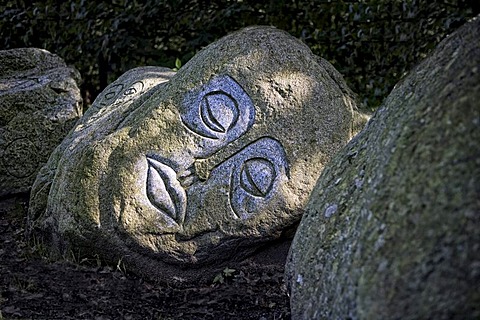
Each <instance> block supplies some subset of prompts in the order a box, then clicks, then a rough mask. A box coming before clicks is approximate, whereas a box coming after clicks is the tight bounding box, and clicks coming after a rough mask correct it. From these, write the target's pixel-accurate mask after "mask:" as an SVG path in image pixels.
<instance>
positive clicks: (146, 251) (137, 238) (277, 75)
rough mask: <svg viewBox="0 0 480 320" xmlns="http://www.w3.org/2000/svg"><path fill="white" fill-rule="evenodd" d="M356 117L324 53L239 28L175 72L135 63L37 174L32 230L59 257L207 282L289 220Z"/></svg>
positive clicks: (272, 33) (275, 236) (269, 31)
mask: <svg viewBox="0 0 480 320" xmlns="http://www.w3.org/2000/svg"><path fill="white" fill-rule="evenodd" d="M364 119H365V118H364V117H363V116H362V115H361V114H360V113H358V112H357V111H356V106H355V102H354V99H353V95H352V93H351V92H350V90H349V89H348V88H347V87H346V85H345V83H344V81H343V79H342V78H341V76H340V75H339V74H338V72H337V71H335V70H334V68H333V67H332V66H331V65H330V64H329V63H328V62H326V61H324V60H322V59H319V58H318V57H316V56H314V55H313V54H312V53H311V51H310V50H309V49H308V48H307V47H306V46H305V45H304V44H302V43H301V42H300V41H298V40H297V39H295V38H293V37H291V36H289V35H288V34H287V33H285V32H282V31H279V30H276V29H274V28H269V27H251V28H247V29H244V30H242V31H240V32H237V33H234V34H231V35H229V36H227V37H225V38H223V39H221V40H219V41H218V42H216V43H214V44H212V45H210V46H208V47H207V48H205V49H204V50H202V51H201V52H199V53H198V54H197V55H196V56H195V57H194V58H193V59H192V60H191V61H189V63H188V64H186V65H185V66H184V67H183V68H181V69H180V70H179V71H178V72H177V73H176V74H174V73H172V72H167V71H166V70H164V69H162V68H156V67H148V68H137V69H133V70H131V71H129V72H127V73H126V74H124V75H123V76H122V77H120V78H119V79H118V80H117V81H115V82H114V83H112V84H111V85H109V86H108V87H107V88H106V89H105V91H104V92H103V93H102V94H101V95H100V97H99V98H97V99H96V100H95V102H94V103H93V106H92V107H91V108H90V109H89V110H88V111H87V112H86V114H85V116H84V117H83V118H82V120H81V121H80V122H79V123H78V125H77V126H76V127H75V129H74V130H73V132H72V133H71V134H70V135H69V137H67V138H66V139H65V140H64V142H63V143H62V145H61V146H60V147H59V148H58V149H57V151H56V152H55V154H54V155H53V156H52V158H51V159H50V162H49V163H48V164H47V166H46V167H45V168H44V169H42V171H41V172H40V174H39V175H38V178H37V181H36V183H35V186H34V188H33V192H32V197H31V207H30V226H31V228H32V229H33V231H34V232H35V229H36V230H38V232H39V234H43V235H44V237H45V239H46V240H47V241H48V242H49V243H50V245H51V247H52V248H53V249H54V251H56V252H57V253H59V254H60V255H62V254H65V253H68V252H76V253H77V252H79V254H80V255H83V254H98V255H99V256H101V257H102V258H103V259H106V260H109V261H114V262H118V261H122V262H123V263H125V265H126V267H127V269H129V270H133V271H136V272H137V273H140V274H141V275H143V276H146V277H149V278H152V279H156V280H159V281H163V282H170V283H176V284H181V283H189V282H192V281H201V280H207V279H210V280H211V279H212V274H213V273H216V272H218V270H219V269H222V268H224V267H225V266H229V267H233V266H235V264H236V263H238V262H239V261H241V260H242V259H244V258H245V257H247V256H250V255H252V254H253V253H255V252H256V251H257V250H259V248H261V247H262V246H264V245H265V244H266V243H268V242H272V241H276V240H279V239H281V238H282V237H283V236H285V233H288V231H289V230H290V231H291V229H292V228H294V227H295V226H296V225H297V224H298V221H299V219H300V217H301V215H302V214H303V209H304V206H305V204H306V201H307V199H308V194H309V193H310V191H311V189H312V188H313V186H314V185H315V181H316V178H317V177H318V175H319V173H320V172H321V170H322V169H323V166H324V164H325V163H326V162H327V161H328V160H329V159H330V157H331V156H332V155H333V154H334V153H335V152H336V151H338V150H339V149H340V148H341V147H342V146H344V145H345V144H346V143H347V141H349V140H350V138H351V137H352V136H353V135H354V134H355V132H356V131H357V129H358V128H359V127H360V126H361V124H362V121H363V120H364ZM285 258H286V253H285V256H284V259H285Z"/></svg>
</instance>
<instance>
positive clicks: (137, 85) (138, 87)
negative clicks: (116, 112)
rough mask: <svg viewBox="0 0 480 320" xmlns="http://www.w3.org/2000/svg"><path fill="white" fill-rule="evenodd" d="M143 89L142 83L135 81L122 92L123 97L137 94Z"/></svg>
mask: <svg viewBox="0 0 480 320" xmlns="http://www.w3.org/2000/svg"><path fill="white" fill-rule="evenodd" d="M142 89H143V83H142V82H141V81H137V82H135V83H133V84H132V85H131V86H130V87H129V88H128V89H127V90H125V92H123V95H124V96H130V95H132V94H135V93H137V92H141V91H142Z"/></svg>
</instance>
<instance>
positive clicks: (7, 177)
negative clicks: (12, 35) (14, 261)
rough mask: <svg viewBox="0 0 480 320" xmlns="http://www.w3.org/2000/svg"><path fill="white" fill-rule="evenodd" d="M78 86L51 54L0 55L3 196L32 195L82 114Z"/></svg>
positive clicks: (0, 187) (74, 73)
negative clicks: (37, 179) (42, 171)
mask: <svg viewBox="0 0 480 320" xmlns="http://www.w3.org/2000/svg"><path fill="white" fill-rule="evenodd" d="M79 82H80V75H79V73H78V71H76V70H75V69H73V68H70V67H68V66H67V65H66V64H65V62H64V61H63V60H62V59H61V58H60V57H58V56H56V55H54V54H51V53H50V52H48V51H45V50H42V49H35V48H22V49H12V50H0V159H1V160H0V197H9V196H13V195H15V194H19V193H27V192H28V191H29V190H30V187H31V186H32V184H33V182H34V181H35V177H36V175H37V173H38V171H39V170H40V168H41V167H42V166H43V165H44V164H45V163H46V162H47V160H48V157H49V156H50V154H51V153H52V151H53V150H54V149H55V147H56V146H58V145H59V144H60V142H61V141H62V139H63V138H64V137H65V136H66V135H67V133H68V132H69V131H70V129H71V128H72V127H73V126H74V124H75V122H76V121H77V120H78V118H79V117H80V116H81V115H82V98H81V96H80V89H79V88H78V84H79Z"/></svg>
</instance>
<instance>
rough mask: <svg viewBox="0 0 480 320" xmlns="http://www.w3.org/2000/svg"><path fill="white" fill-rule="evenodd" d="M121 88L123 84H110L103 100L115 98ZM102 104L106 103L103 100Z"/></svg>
mask: <svg viewBox="0 0 480 320" xmlns="http://www.w3.org/2000/svg"><path fill="white" fill-rule="evenodd" d="M122 89H123V84H116V85H113V86H111V87H110V88H109V90H108V92H107V93H105V95H104V99H105V100H111V99H113V98H115V97H116V96H117V95H118V94H119V93H120V91H122ZM102 104H106V102H103V103H102Z"/></svg>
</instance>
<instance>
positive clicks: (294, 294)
mask: <svg viewBox="0 0 480 320" xmlns="http://www.w3.org/2000/svg"><path fill="white" fill-rule="evenodd" d="M479 34H480V19H479V18H478V17H477V18H476V19H475V20H473V21H471V22H469V23H468V24H466V25H465V26H464V27H462V28H461V29H460V30H459V31H458V32H456V33H454V34H453V35H451V36H450V37H448V38H447V39H445V40H444V41H443V42H442V43H441V44H440V45H439V46H438V47H437V48H436V50H435V51H434V53H433V54H432V55H431V56H430V57H429V58H427V59H426V60H425V61H423V62H422V63H421V64H420V65H419V66H417V67H416V68H415V69H413V71H412V72H411V73H410V74H409V75H408V76H407V77H406V78H405V79H404V80H403V81H402V82H400V83H399V84H398V85H397V86H396V87H395V88H394V89H393V91H392V93H391V94H390V95H389V97H388V98H387V99H386V101H385V102H384V105H383V107H381V108H380V109H379V110H378V111H377V112H376V113H375V114H374V115H373V117H372V119H371V120H370V122H369V123H368V124H367V126H366V128H365V129H364V130H363V131H362V132H361V133H359V134H358V135H357V136H356V137H355V138H354V139H352V141H351V142H350V143H349V144H348V145H347V146H346V147H345V148H344V149H342V151H340V152H339V153H338V154H337V155H336V156H335V157H334V159H332V162H331V163H330V164H329V165H328V166H326V167H325V169H324V171H323V173H322V175H321V177H320V179H319V181H318V183H317V185H316V187H315V188H314V191H313V192H312V196H311V200H310V201H309V203H308V205H307V208H306V213H305V215H304V217H303V219H302V221H301V223H300V226H299V228H298V230H297V234H296V235H295V238H294V241H293V243H292V247H291V248H290V254H289V258H288V262H287V270H286V274H287V278H288V283H289V286H290V293H291V308H292V318H293V319H478V318H479V317H480V291H479V286H478V285H479V283H480V229H479V226H480V130H479V129H480V105H479V101H480V69H479V67H480V41H479V40H480V39H479Z"/></svg>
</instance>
